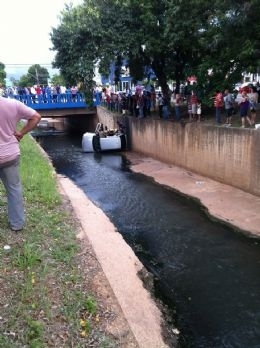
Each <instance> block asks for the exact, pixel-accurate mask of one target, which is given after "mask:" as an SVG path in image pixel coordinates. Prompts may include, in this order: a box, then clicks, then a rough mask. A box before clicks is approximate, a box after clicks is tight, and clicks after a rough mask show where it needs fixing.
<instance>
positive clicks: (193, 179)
mask: <svg viewBox="0 0 260 348" xmlns="http://www.w3.org/2000/svg"><path fill="white" fill-rule="evenodd" d="M127 157H128V158H129V159H130V161H131V163H132V166H131V169H132V170H133V171H134V172H137V173H142V174H145V175H147V176H149V177H152V178H154V180H155V181H156V182H158V183H159V184H161V185H166V186H169V187H171V188H173V189H175V190H177V191H179V192H181V193H184V194H186V195H189V196H191V197H194V198H196V199H199V200H200V202H201V203H202V204H203V205H204V206H205V207H206V208H207V210H208V212H209V214H210V215H212V216H213V217H215V218H217V219H220V220H222V221H223V222H225V223H227V224H229V225H231V226H232V227H234V228H235V229H237V230H239V231H241V232H243V233H246V234H249V235H253V236H258V237H260V197H257V196H254V195H251V194H249V193H246V192H244V191H242V190H239V189H237V188H235V187H232V186H228V185H224V184H221V183H219V182H217V181H214V180H211V179H209V178H207V177H203V176H201V175H198V174H195V173H193V172H191V171H188V170H185V169H183V168H180V167H176V166H174V165H169V164H165V163H162V162H160V161H156V160H154V159H151V158H147V157H142V156H138V155H136V154H131V153H130V154H129V156H127Z"/></svg>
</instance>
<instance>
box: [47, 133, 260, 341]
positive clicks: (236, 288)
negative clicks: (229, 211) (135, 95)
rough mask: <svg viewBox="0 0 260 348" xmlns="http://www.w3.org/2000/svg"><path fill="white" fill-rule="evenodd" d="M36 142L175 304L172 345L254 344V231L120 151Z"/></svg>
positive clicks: (258, 334)
mask: <svg viewBox="0 0 260 348" xmlns="http://www.w3.org/2000/svg"><path fill="white" fill-rule="evenodd" d="M41 142H42V146H43V147H44V148H45V149H46V151H47V152H48V153H49V155H50V156H51V158H52V160H53V163H54V166H55V168H56V170H57V171H58V172H59V173H61V174H64V175H67V176H68V177H70V178H71V179H72V180H73V181H74V182H75V183H76V184H77V185H78V186H79V187H81V188H82V190H83V191H84V192H86V194H87V195H88V197H89V198H90V199H91V200H92V201H93V202H95V203H96V204H97V205H98V206H99V207H101V208H102V210H103V211H104V212H105V213H106V214H107V215H108V216H109V217H110V218H111V220H112V221H113V223H114V224H115V225H116V226H117V228H118V230H119V231H120V233H121V234H122V235H123V236H124V238H125V240H126V241H127V242H128V243H129V244H130V245H131V246H132V248H133V249H134V250H135V252H136V253H137V255H138V256H139V258H140V259H141V261H142V262H143V264H144V265H145V266H146V267H147V268H148V269H149V270H150V271H151V272H153V274H154V275H155V276H156V279H157V282H156V289H157V292H158V294H159V295H160V296H162V297H163V298H164V301H165V302H167V303H168V304H169V305H170V306H171V307H172V308H175V309H176V311H177V318H178V323H177V324H178V327H179V328H180V330H181V338H180V347H182V348H183V347H202V348H215V347H216V348H217V347H241V348H242V347H243V348H245V347H250V348H253V347H258V348H259V347H260V292H259V289H260V246H259V242H258V240H257V239H252V238H248V237H245V236H242V235H237V234H235V233H234V232H233V231H231V230H230V229H229V228H227V227H225V226H224V225H222V224H218V223H214V222H212V221H210V220H209V219H208V217H207V216H206V215H205V214H204V212H203V211H202V210H201V209H200V208H199V207H198V206H197V205H196V204H195V203H194V202H193V201H192V200H189V199H186V198H184V197H182V196H180V195H178V194H176V193H175V192H173V191H171V190H168V189H165V188H163V187H161V186H159V185H156V184H155V183H153V182H152V181H151V180H147V178H145V177H144V176H142V175H137V174H134V173H131V172H130V171H129V170H128V166H127V163H128V161H127V158H126V157H123V156H121V155H120V154H93V153H91V154H86V153H82V151H81V145H80V139H77V138H75V139H69V138H66V137H64V138H63V139H62V137H59V138H56V139H55V138H54V137H52V138H51V139H42V140H41ZM234 204H235V202H234ZM238 209H239V207H238ZM115 252H116V251H115ZM174 316H175V315H174Z"/></svg>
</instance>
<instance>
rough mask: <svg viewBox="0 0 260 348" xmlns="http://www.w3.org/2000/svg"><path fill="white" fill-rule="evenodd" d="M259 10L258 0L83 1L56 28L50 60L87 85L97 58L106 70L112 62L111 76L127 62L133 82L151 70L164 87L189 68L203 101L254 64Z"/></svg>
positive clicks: (259, 49)
mask: <svg viewBox="0 0 260 348" xmlns="http://www.w3.org/2000/svg"><path fill="white" fill-rule="evenodd" d="M259 14H260V2H259V1H258V0H247V1H242V0H227V1H209V0H172V1H169V0H160V1H158V0H150V1H147V0H138V1H137V0H125V1H123V2H122V1H119V0H106V1H103V0H96V1H94V0H85V1H84V3H83V4H82V5H80V6H78V7H76V8H72V7H69V6H67V7H66V10H65V11H64V12H63V13H62V16H61V19H62V20H61V24H60V26H59V27H58V28H56V29H53V32H52V34H51V39H52V42H53V46H54V47H53V48H54V49H55V50H56V51H57V55H56V58H55V62H54V64H55V66H56V67H57V68H60V70H61V72H62V75H64V76H65V78H66V79H67V82H69V81H72V82H73V83H76V82H79V83H81V84H82V85H83V86H84V88H86V89H89V90H90V89H91V87H92V86H93V74H94V65H95V64H96V63H97V62H98V64H99V68H100V72H101V73H102V74H103V75H104V74H108V73H109V67H110V65H111V63H112V62H113V63H114V64H115V82H116V81H117V80H118V79H119V77H120V72H121V66H122V64H123V63H124V62H125V61H127V62H128V66H129V68H130V75H131V76H132V77H133V78H134V80H135V81H138V80H143V79H144V78H146V80H147V81H149V79H150V78H151V76H152V72H153V73H154V74H155V75H156V77H157V79H158V81H159V84H160V86H161V87H162V89H163V91H164V93H168V89H169V87H168V81H169V80H174V81H175V82H176V86H177V89H178V87H179V85H180V83H181V82H183V81H185V79H186V78H187V76H189V75H191V74H192V75H196V76H197V78H198V92H199V93H200V95H201V97H202V98H204V99H205V100H208V96H209V95H211V94H212V93H213V91H214V90H215V89H223V88H225V86H227V85H231V84H232V83H234V82H236V81H238V80H240V78H241V74H242V72H244V71H249V70H251V69H255V70H256V68H257V67H258V66H259V52H260V47H259V45H260V44H259V42H260V40H259V35H260V30H259V21H258V20H257V18H258V17H259ZM115 18H116V20H115ZM234 33H238V35H234Z"/></svg>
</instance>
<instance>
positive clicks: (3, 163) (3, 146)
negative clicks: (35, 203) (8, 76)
mask: <svg viewBox="0 0 260 348" xmlns="http://www.w3.org/2000/svg"><path fill="white" fill-rule="evenodd" d="M21 120H26V121H27V122H25V123H24V124H23V126H22V128H21V129H20V130H18V128H17V126H18V123H19V121H21ZM40 120H41V115H40V114H39V113H38V112H36V111H35V110H33V109H32V108H30V107H28V106H27V105H25V104H24V103H22V102H20V101H18V100H15V99H10V98H4V97H0V179H1V181H2V182H3V184H4V187H5V189H6V193H7V207H8V222H9V225H10V228H11V230H12V231H15V232H17V231H20V230H22V229H23V228H24V224H25V213H24V203H23V195H22V184H21V180H20V175H19V160H20V147H19V141H20V140H21V139H22V138H23V136H24V135H25V134H27V133H28V132H30V131H31V130H32V129H33V128H35V127H36V126H37V124H38V123H39V122H40Z"/></svg>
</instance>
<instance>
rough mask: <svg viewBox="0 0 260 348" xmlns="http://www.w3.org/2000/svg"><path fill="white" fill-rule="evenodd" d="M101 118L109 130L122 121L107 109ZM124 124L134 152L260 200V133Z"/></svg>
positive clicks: (198, 126) (193, 125) (169, 124)
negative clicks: (247, 193)
mask: <svg viewBox="0 0 260 348" xmlns="http://www.w3.org/2000/svg"><path fill="white" fill-rule="evenodd" d="M97 117H98V120H99V122H102V123H103V124H104V125H106V126H107V127H108V128H117V120H118V119H120V120H121V119H122V116H121V117H119V116H113V115H112V114H111V113H110V112H109V111H108V110H107V109H105V108H103V107H98V108H97ZM124 122H125V124H126V126H127V133H128V140H129V146H130V149H131V150H132V151H135V152H138V153H141V154H143V155H145V156H149V157H152V158H154V159H157V160H160V161H162V162H166V163H169V164H174V165H176V166H179V167H183V168H185V169H188V170H190V171H192V172H195V173H198V174H200V175H203V176H206V177H209V178H211V179H213V180H216V181H219V182H221V183H224V184H227V185H231V186H234V187H237V188H239V189H242V190H244V191H246V192H249V193H251V194H254V195H257V196H260V130H255V129H249V128H248V129H240V128H234V127H229V128H226V127H218V126H214V125H207V124H204V123H203V122H202V123H187V124H185V125H183V124H180V123H176V122H170V121H165V120H161V119H151V118H149V119H138V118H135V117H129V116H124Z"/></svg>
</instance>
